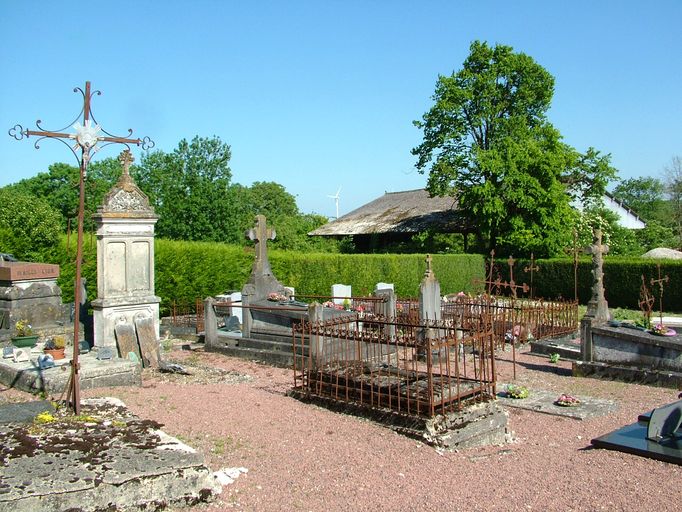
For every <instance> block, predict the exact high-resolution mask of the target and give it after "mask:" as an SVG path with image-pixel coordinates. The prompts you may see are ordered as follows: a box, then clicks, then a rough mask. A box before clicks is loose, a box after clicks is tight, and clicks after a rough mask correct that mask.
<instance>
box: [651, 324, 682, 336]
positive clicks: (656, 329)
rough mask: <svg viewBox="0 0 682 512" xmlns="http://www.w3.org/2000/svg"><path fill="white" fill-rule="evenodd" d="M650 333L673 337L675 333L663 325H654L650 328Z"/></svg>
mask: <svg viewBox="0 0 682 512" xmlns="http://www.w3.org/2000/svg"><path fill="white" fill-rule="evenodd" d="M651 333H652V334H658V335H659V336H675V334H677V332H675V330H674V329H671V328H670V327H666V326H665V325H663V324H654V325H652V326H651Z"/></svg>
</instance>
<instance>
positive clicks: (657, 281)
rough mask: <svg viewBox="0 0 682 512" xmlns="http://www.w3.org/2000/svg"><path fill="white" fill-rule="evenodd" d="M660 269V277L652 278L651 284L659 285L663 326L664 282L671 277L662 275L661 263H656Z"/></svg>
mask: <svg viewBox="0 0 682 512" xmlns="http://www.w3.org/2000/svg"><path fill="white" fill-rule="evenodd" d="M656 268H657V269H658V279H654V278H653V277H652V278H651V286H652V287H654V286H656V285H658V290H659V292H658V301H659V302H658V316H659V321H660V323H661V326H663V283H667V282H668V281H669V280H670V278H669V277H668V276H665V277H661V264H660V263H658V264H657V265H656Z"/></svg>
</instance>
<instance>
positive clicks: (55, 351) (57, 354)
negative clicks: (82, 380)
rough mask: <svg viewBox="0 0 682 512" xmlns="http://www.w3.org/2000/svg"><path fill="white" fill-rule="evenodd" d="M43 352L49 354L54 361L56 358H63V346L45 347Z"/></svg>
mask: <svg viewBox="0 0 682 512" xmlns="http://www.w3.org/2000/svg"><path fill="white" fill-rule="evenodd" d="M43 352H45V353H46V354H49V355H51V356H52V359H54V360H55V361H56V360H57V359H64V349H63V348H52V349H50V348H46V349H45V350H43Z"/></svg>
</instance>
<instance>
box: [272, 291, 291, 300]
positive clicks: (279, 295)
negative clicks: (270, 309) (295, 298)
mask: <svg viewBox="0 0 682 512" xmlns="http://www.w3.org/2000/svg"><path fill="white" fill-rule="evenodd" d="M268 300H269V301H271V302H286V301H288V300H289V297H287V296H286V295H284V294H283V293H277V292H272V293H270V294H268Z"/></svg>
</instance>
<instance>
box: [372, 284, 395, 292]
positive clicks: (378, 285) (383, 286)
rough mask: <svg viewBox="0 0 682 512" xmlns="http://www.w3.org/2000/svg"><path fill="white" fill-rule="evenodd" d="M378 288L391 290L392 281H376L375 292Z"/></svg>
mask: <svg viewBox="0 0 682 512" xmlns="http://www.w3.org/2000/svg"><path fill="white" fill-rule="evenodd" d="M379 290H393V283H377V284H376V286H375V287H374V291H375V292H377V291H379Z"/></svg>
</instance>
